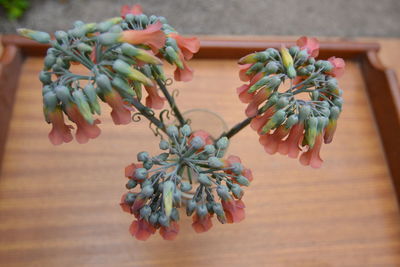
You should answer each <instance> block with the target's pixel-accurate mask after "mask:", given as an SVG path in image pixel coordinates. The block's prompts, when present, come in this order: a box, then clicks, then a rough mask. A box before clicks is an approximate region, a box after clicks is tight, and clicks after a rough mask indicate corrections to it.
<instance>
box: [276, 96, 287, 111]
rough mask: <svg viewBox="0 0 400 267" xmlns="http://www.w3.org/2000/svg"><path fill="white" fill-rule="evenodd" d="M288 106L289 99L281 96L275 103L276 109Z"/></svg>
mask: <svg viewBox="0 0 400 267" xmlns="http://www.w3.org/2000/svg"><path fill="white" fill-rule="evenodd" d="M288 104H289V98H288V97H286V96H281V97H280V98H279V100H278V101H277V102H276V105H275V106H276V109H281V108H284V107H286V106H287V105H288Z"/></svg>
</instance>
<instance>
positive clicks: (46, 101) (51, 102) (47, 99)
mask: <svg viewBox="0 0 400 267" xmlns="http://www.w3.org/2000/svg"><path fill="white" fill-rule="evenodd" d="M57 104H58V99H57V96H56V94H55V93H54V92H52V91H49V92H47V93H45V94H44V96H43V105H44V107H45V108H46V109H48V110H50V111H54V109H55V108H56V106H57Z"/></svg>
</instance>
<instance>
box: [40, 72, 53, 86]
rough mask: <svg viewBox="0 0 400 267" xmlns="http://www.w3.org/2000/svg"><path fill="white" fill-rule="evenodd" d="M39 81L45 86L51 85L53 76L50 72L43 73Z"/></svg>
mask: <svg viewBox="0 0 400 267" xmlns="http://www.w3.org/2000/svg"><path fill="white" fill-rule="evenodd" d="M39 80H40V81H41V82H42V84H43V85H46V84H51V83H52V81H51V74H50V72H48V71H43V70H42V71H41V72H40V73H39Z"/></svg>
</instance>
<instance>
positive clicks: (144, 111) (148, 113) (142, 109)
mask: <svg viewBox="0 0 400 267" xmlns="http://www.w3.org/2000/svg"><path fill="white" fill-rule="evenodd" d="M128 101H129V102H130V103H131V104H132V105H133V106H134V107H135V108H136V109H137V110H138V111H139V112H136V113H135V114H133V116H132V119H134V118H135V119H136V120H138V117H139V116H140V115H142V116H144V117H146V118H147V119H148V120H149V121H150V122H151V123H152V124H154V125H155V126H156V128H157V129H158V133H159V130H161V131H163V132H165V131H166V129H165V125H164V123H163V122H161V121H160V120H159V119H157V118H156V117H155V116H154V111H153V110H151V109H149V108H148V107H146V106H144V105H143V104H142V103H140V102H139V101H138V100H137V99H135V98H131V99H128ZM139 120H140V119H139Z"/></svg>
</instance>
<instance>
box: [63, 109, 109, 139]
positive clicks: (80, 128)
mask: <svg viewBox="0 0 400 267" xmlns="http://www.w3.org/2000/svg"><path fill="white" fill-rule="evenodd" d="M66 112H67V115H68V117H69V119H70V120H71V121H73V122H74V123H75V124H76V126H77V130H76V134H75V137H76V141H78V143H80V144H84V143H87V142H88V141H89V139H94V138H96V137H98V136H99V135H100V133H101V130H100V128H99V127H98V126H97V124H99V123H100V120H98V119H96V120H95V121H94V122H93V124H89V123H88V122H87V121H86V120H85V119H84V118H83V116H82V114H81V113H80V112H79V109H78V107H77V106H76V105H75V104H70V105H68V106H67V108H66Z"/></svg>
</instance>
